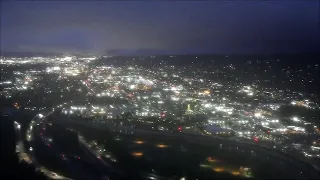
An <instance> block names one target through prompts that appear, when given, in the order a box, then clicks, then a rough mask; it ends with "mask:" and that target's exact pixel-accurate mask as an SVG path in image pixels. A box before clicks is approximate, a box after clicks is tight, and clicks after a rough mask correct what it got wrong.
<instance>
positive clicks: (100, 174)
mask: <svg viewBox="0 0 320 180" xmlns="http://www.w3.org/2000/svg"><path fill="white" fill-rule="evenodd" d="M40 117H41V118H40ZM40 117H39V116H38V117H36V118H34V120H33V121H32V122H31V123H30V127H29V129H31V134H29V135H31V138H30V147H29V152H30V156H31V159H32V162H33V163H36V164H37V166H38V167H39V169H40V167H41V168H42V169H44V165H40V164H39V162H38V161H37V158H38V157H43V156H39V154H40V155H41V154H42V155H49V156H51V158H52V157H53V158H52V159H54V160H53V161H54V163H55V164H59V165H61V167H60V169H59V170H60V171H62V172H65V174H67V176H68V177H70V178H71V179H80V180H87V179H97V180H98V179H108V176H107V174H106V172H108V171H107V170H108V169H107V167H106V166H105V165H104V164H103V163H101V162H100V163H99V160H98V159H97V158H94V156H89V154H88V153H87V152H85V151H84V149H83V148H81V147H80V145H79V144H78V146H76V145H75V146H72V147H70V146H66V145H65V144H63V143H62V144H61V142H59V141H58V139H59V138H58V137H56V136H57V133H54V132H53V131H52V129H53V127H51V126H47V122H46V121H45V119H46V117H45V116H43V115H41V116H40ZM58 131H59V130H58ZM48 137H50V139H52V140H51V142H49V141H47V139H48ZM66 140H68V137H66ZM72 143H78V142H72ZM39 161H41V159H40V158H39ZM42 161H43V162H47V163H49V164H50V161H45V160H42ZM108 168H109V167H108ZM51 174H52V175H55V176H59V177H60V176H61V175H58V173H55V172H52V173H51ZM64 179H66V178H64Z"/></svg>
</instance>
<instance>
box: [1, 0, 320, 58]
mask: <svg viewBox="0 0 320 180" xmlns="http://www.w3.org/2000/svg"><path fill="white" fill-rule="evenodd" d="M319 11H320V6H319V1H318V0H287V1H286V0H278V1H267V0H257V1H254V0H253V1H224V0H221V1H219V0H214V1H211V2H210V1H198V2H196V1H184V2H183V1H180V2H179V1H174V2H161V1H154V2H146V1H144V2H143V1H142V2H130V1H123V2H118V3H117V2H103V1H93V2H85V1H82V2H76V1H70V2H66V1H58V0H56V1H55V0H53V1H48V2H41V1H26V2H23V1H16V2H12V1H2V4H1V11H0V12H1V50H2V51H9V52H59V53H65V52H70V53H75V52H82V53H104V52H126V53H128V52H141V53H145V52H146V53H156V52H161V53H168V54H173V53H175V54H177V53H184V54H186V53H187V54H188V53H217V54H221V53H224V54H225V53H255V54H256V53H267V54H268V53H269V54H272V53H301V52H317V50H318V49H320V22H319V21H320V20H319V19H320V17H319V16H320V12H319Z"/></svg>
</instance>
